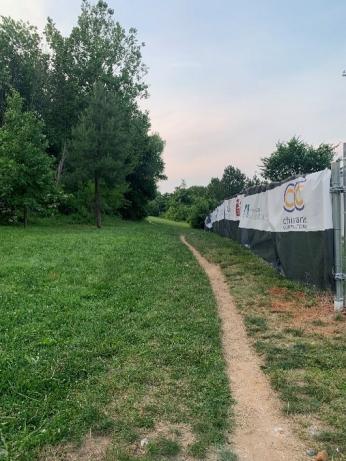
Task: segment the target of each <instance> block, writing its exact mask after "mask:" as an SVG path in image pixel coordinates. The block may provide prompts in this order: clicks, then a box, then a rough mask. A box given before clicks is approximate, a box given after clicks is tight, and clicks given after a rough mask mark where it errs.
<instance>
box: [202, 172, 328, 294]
mask: <svg viewBox="0 0 346 461" xmlns="http://www.w3.org/2000/svg"><path fill="white" fill-rule="evenodd" d="M207 222H208V225H207ZM209 222H210V223H211V224H209ZM206 227H209V228H211V229H212V230H213V231H214V232H216V233H218V234H220V235H223V236H226V237H230V238H232V239H234V240H237V241H238V242H240V243H241V244H242V245H245V246H247V247H248V248H250V249H251V250H252V251H253V252H254V253H256V254H257V255H259V256H261V257H262V258H264V259H265V260H266V261H268V262H270V263H271V264H272V265H273V266H275V267H276V268H277V269H278V270H279V271H280V272H281V273H282V274H283V275H286V276H287V277H289V278H293V279H296V280H301V281H304V282H308V283H311V284H314V285H316V286H318V287H320V288H332V287H333V286H334V278H333V263H334V261H333V220H332V206H331V196H330V170H324V171H319V172H317V173H311V174H309V175H306V176H301V177H297V178H295V179H290V180H288V181H284V182H282V183H279V184H270V185H267V186H258V187H254V188H252V189H249V190H248V191H246V193H245V194H241V195H238V196H237V197H234V198H231V199H229V200H225V201H224V202H223V203H222V204H221V205H220V206H219V207H218V208H216V209H215V210H214V211H213V212H212V213H211V214H210V215H209V217H208V218H207V219H206Z"/></svg>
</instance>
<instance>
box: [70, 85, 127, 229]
mask: <svg viewBox="0 0 346 461" xmlns="http://www.w3.org/2000/svg"><path fill="white" fill-rule="evenodd" d="M130 123H131V110H130V108H129V106H128V104H127V102H126V100H125V99H124V98H123V97H121V96H120V95H118V94H116V93H112V92H110V91H108V90H107V89H106V88H105V86H104V85H103V84H102V83H101V82H99V83H97V84H95V87H94V92H93V94H92V96H91V97H90V100H89V105H88V107H87V108H86V109H85V111H84V112H83V114H82V116H81V118H80V121H79V123H78V125H77V126H76V127H75V128H74V129H73V130H72V143H71V152H70V154H69V156H68V159H67V162H68V167H69V169H70V180H72V181H73V182H74V183H77V184H79V185H80V187H81V186H82V185H83V184H85V183H87V182H88V181H93V182H94V194H95V217H96V225H97V227H99V228H100V227H101V211H102V186H105V187H110V188H116V187H118V188H122V189H124V188H125V186H126V177H127V176H128V175H129V174H130V172H131V171H133V169H134V167H135V165H136V163H135V161H136V159H135V158H134V156H133V155H131V154H132V152H131V143H130V137H129V126H130Z"/></svg>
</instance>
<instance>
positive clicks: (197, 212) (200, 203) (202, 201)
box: [188, 198, 211, 229]
mask: <svg viewBox="0 0 346 461" xmlns="http://www.w3.org/2000/svg"><path fill="white" fill-rule="evenodd" d="M210 208H211V205H210V201H209V200H208V199H206V198H199V199H197V200H196V201H195V203H194V204H193V205H192V206H191V209H190V211H189V217H188V222H189V223H190V224H191V226H192V227H194V228H196V229H203V228H204V221H205V217H206V216H207V215H208V214H209V212H210Z"/></svg>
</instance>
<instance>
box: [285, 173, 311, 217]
mask: <svg viewBox="0 0 346 461" xmlns="http://www.w3.org/2000/svg"><path fill="white" fill-rule="evenodd" d="M305 181H306V179H300V180H299V181H296V182H290V183H289V184H287V187H286V189H285V193H284V210H286V211H288V212H289V213H291V212H292V211H294V210H298V211H302V210H303V209H304V199H303V197H302V190H303V188H304V184H303V183H304V182H305Z"/></svg>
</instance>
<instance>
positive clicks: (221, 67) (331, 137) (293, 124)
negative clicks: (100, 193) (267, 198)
mask: <svg viewBox="0 0 346 461" xmlns="http://www.w3.org/2000/svg"><path fill="white" fill-rule="evenodd" d="M108 4H109V6H110V7H112V8H113V9H114V10H115V17H116V19H117V20H118V21H119V22H120V23H121V24H122V25H123V26H124V27H126V28H129V27H135V28H136V29H137V30H138V38H139V40H140V41H144V42H145V43H146V47H145V48H144V50H143V60H144V62H145V63H146V64H147V66H148V67H149V73H148V75H147V77H146V80H147V83H148V84H149V92H150V98H149V99H148V100H147V101H146V102H145V103H144V107H145V108H146V109H148V110H149V112H150V116H151V120H152V130H153V131H156V132H159V133H160V135H161V137H162V138H163V139H165V141H166V148H165V152H164V160H165V163H166V175H167V176H168V180H167V181H164V182H162V183H161V184H160V190H161V191H162V192H170V191H172V190H173V189H174V187H176V186H177V185H179V184H180V183H181V180H182V179H184V180H185V181H186V183H187V185H188V186H191V185H197V184H198V185H206V184H208V182H209V181H210V178H211V177H221V176H222V172H223V170H224V168H225V167H226V166H228V165H233V166H235V167H238V168H240V169H241V170H242V171H244V172H245V173H246V174H247V175H249V176H252V175H253V174H254V173H256V172H259V166H260V164H261V158H262V157H263V156H267V155H269V154H270V153H271V152H273V151H274V150H275V144H276V143H277V141H279V140H280V141H286V140H288V139H289V138H290V137H292V136H300V137H301V138H302V139H303V140H304V141H306V142H308V143H309V144H314V145H318V144H320V143H322V142H327V143H332V144H333V145H338V146H339V147H338V148H337V151H338V152H341V150H342V143H343V142H344V141H345V142H346V78H342V76H341V74H342V71H343V70H344V69H346V34H345V26H344V25H345V19H346V2H345V0H290V1H287V0H238V1H236V0H213V1H212V0H208V1H207V0H109V1H108ZM79 10H80V0H59V1H56V0H0V15H10V16H12V17H14V18H20V19H24V20H27V21H29V22H31V23H33V24H35V25H37V26H38V27H39V28H41V29H42V28H43V27H44V24H45V22H46V18H47V16H50V17H52V18H53V19H54V21H55V23H56V24H57V26H58V28H59V29H60V30H61V31H62V32H63V33H64V34H68V33H69V31H70V30H71V28H72V27H73V25H74V24H75V22H76V19H77V16H78V14H79Z"/></svg>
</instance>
